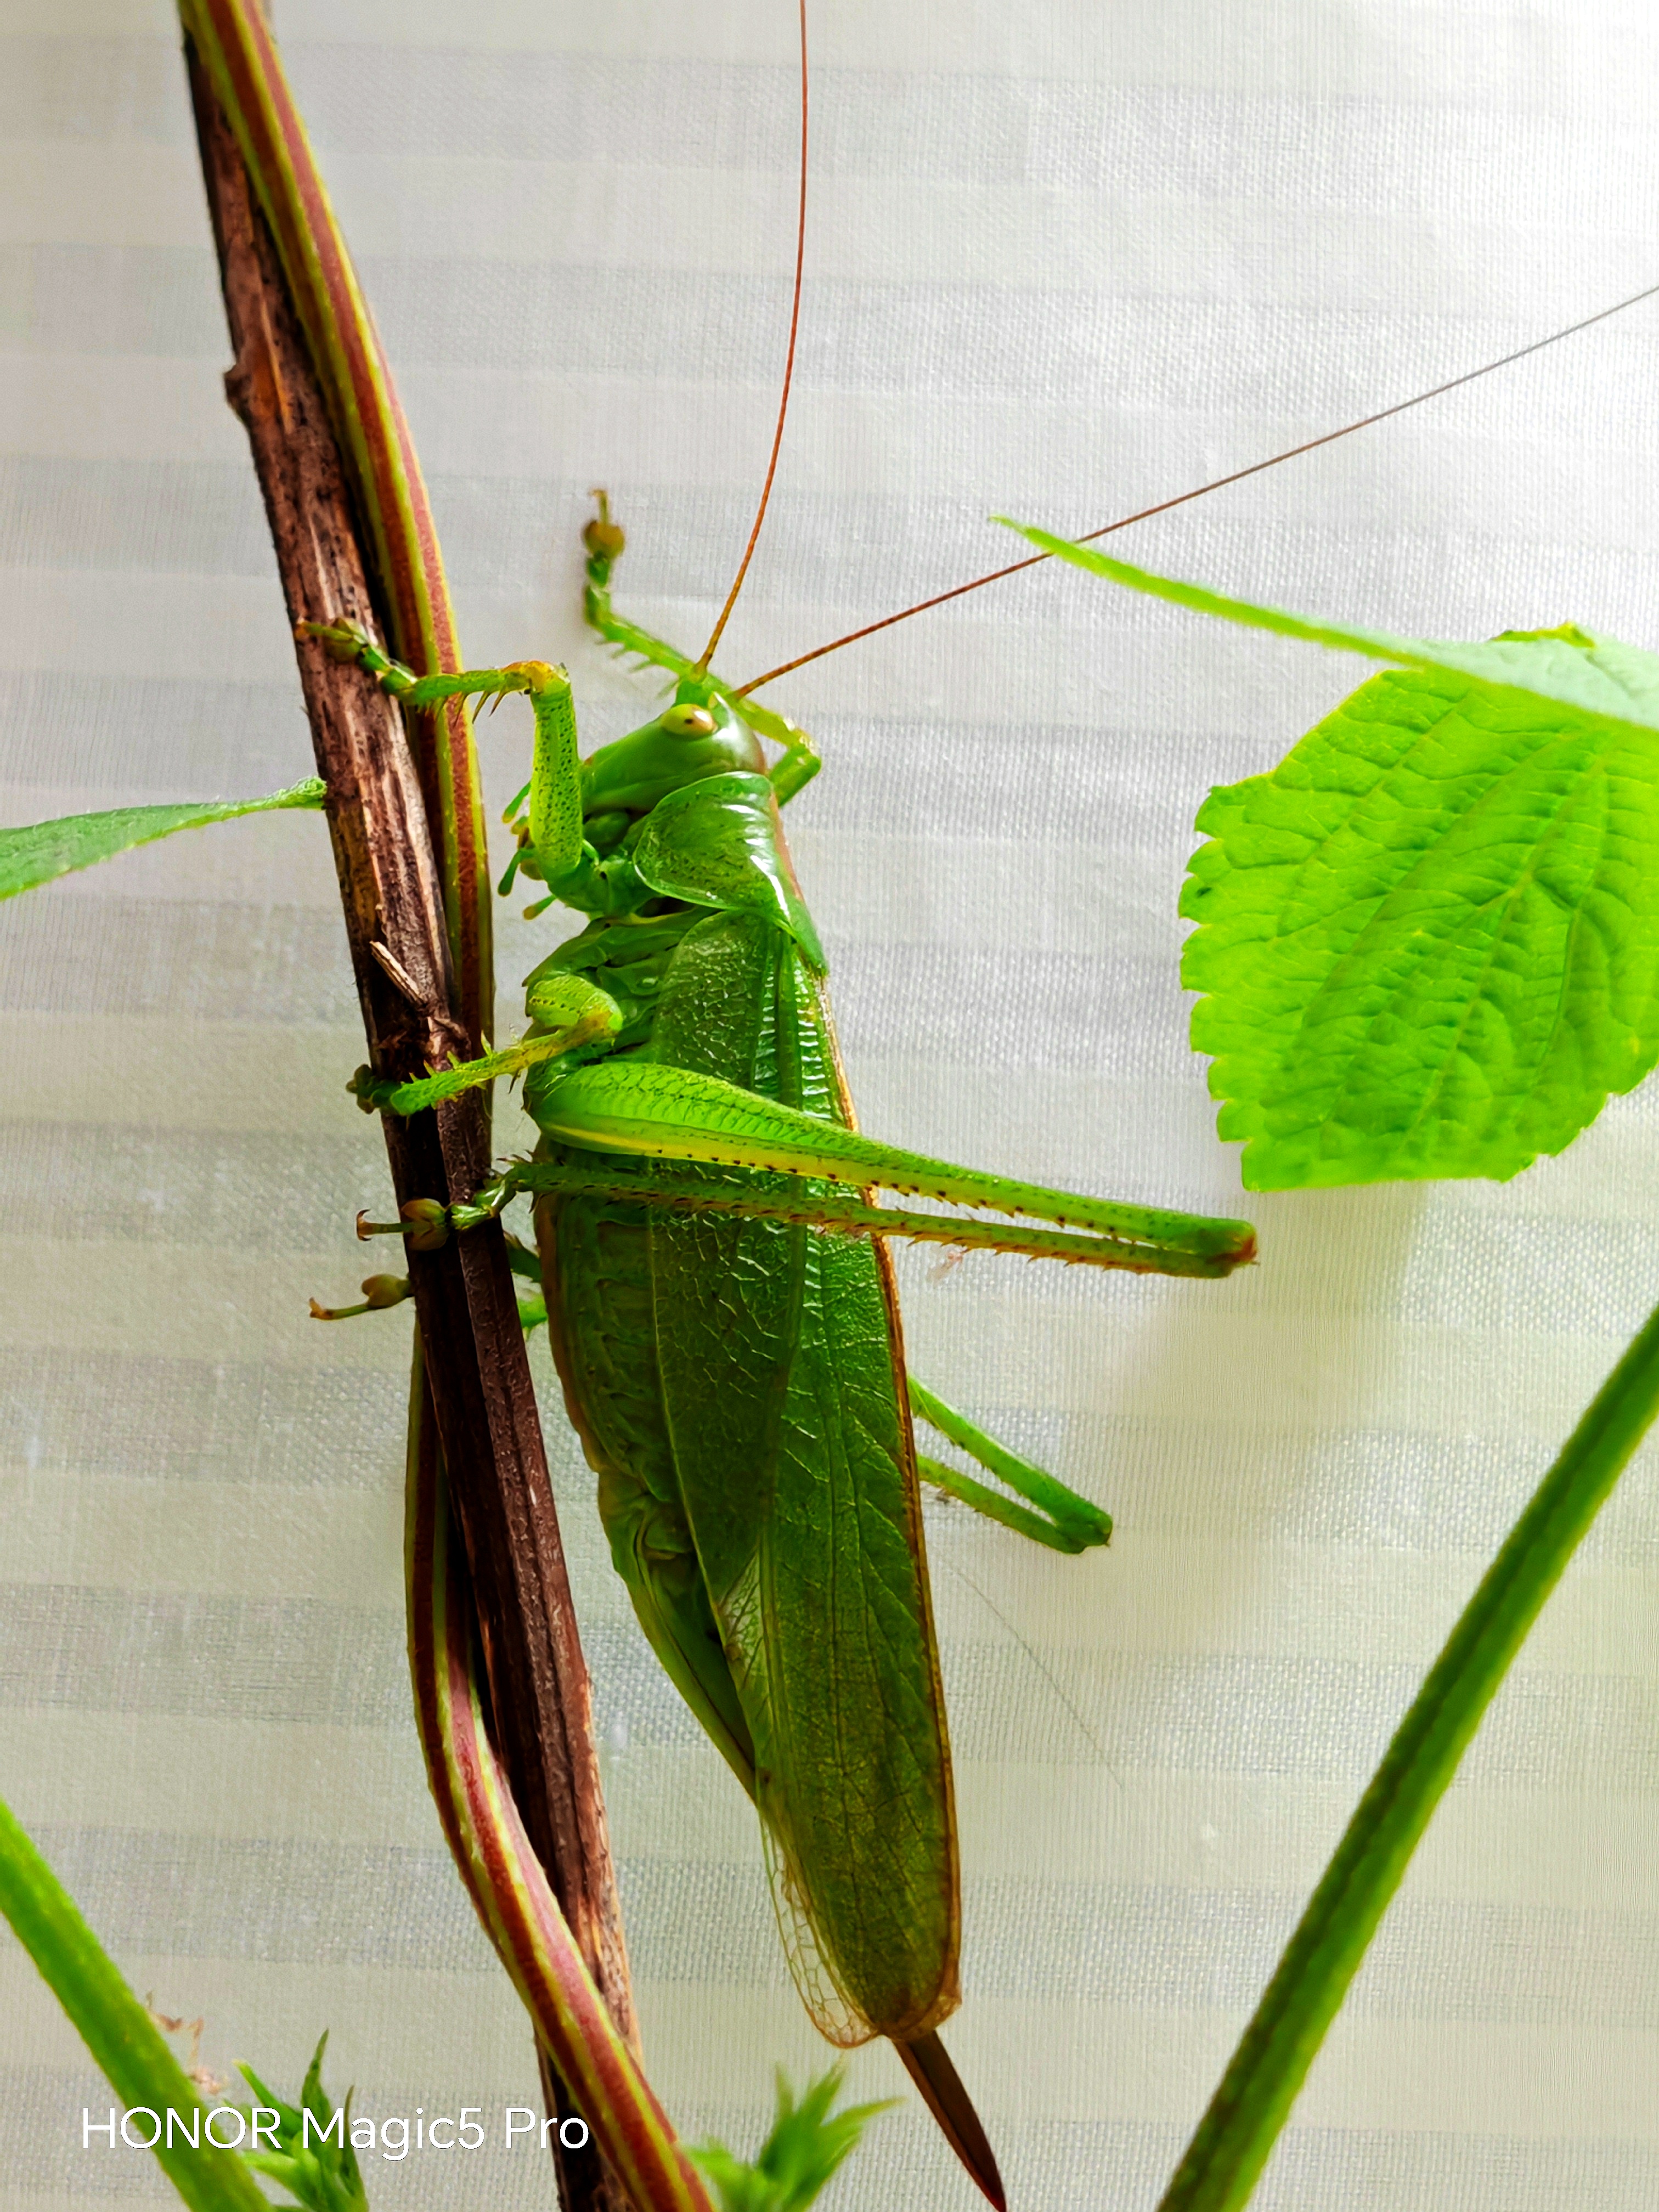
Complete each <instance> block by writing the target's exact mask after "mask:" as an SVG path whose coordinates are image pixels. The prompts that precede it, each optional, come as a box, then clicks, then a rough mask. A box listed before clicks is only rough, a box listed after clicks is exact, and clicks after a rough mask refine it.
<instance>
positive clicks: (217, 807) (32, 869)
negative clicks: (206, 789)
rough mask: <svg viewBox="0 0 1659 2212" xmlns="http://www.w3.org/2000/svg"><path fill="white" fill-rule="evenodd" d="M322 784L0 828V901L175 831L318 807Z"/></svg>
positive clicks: (119, 808) (316, 781)
mask: <svg viewBox="0 0 1659 2212" xmlns="http://www.w3.org/2000/svg"><path fill="white" fill-rule="evenodd" d="M322 803H323V786H322V784H321V782H320V781H319V779H318V778H317V777H316V776H314V775H313V776H307V778H306V780H305V781H304V782H303V783H296V784H293V785H291V786H290V787H289V789H288V790H286V791H275V792H272V793H271V794H270V797H269V798H268V799H201V800H196V801H193V802H191V803H187V804H185V805H178V806H116V807H112V808H111V809H110V810H109V811H107V812H106V813H102V814H64V815H60V816H59V817H58V818H57V820H55V821H52V822H29V823H24V824H23V825H22V827H21V828H20V829H0V899H9V898H15V896H17V894H18V892H19V891H30V890H37V889H38V888H39V887H40V884H49V883H52V882H54V881H55V880H56V878H58V877H59V876H67V875H70V874H72V873H73V872H74V871H75V870H76V868H89V867H91V866H93V865H94V863H95V862H96V861H99V860H113V859H114V857H115V855H116V854H118V853H130V852H131V850H132V848H134V846H136V845H151V844H154V843H155V840H156V839H157V838H158V837H170V836H172V835H173V831H174V830H175V829H204V828H205V827H206V826H207V824H208V823H210V822H234V821H236V820H237V819H238V818H239V817H240V816H242V815H244V814H275V813H279V812H281V811H283V810H284V809H286V808H289V807H319V806H320V805H322Z"/></svg>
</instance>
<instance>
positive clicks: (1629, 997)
mask: <svg viewBox="0 0 1659 2212" xmlns="http://www.w3.org/2000/svg"><path fill="white" fill-rule="evenodd" d="M1025 534H1026V535H1027V536H1029V537H1030V538H1031V539H1032V541H1033V542H1034V543H1036V544H1041V545H1042V546H1043V547H1044V549H1045V550H1054V551H1058V552H1060V554H1061V556H1062V557H1065V558H1066V559H1073V558H1075V559H1076V561H1077V562H1078V565H1079V566H1083V567H1085V568H1091V569H1092V570H1094V571H1096V572H1097V573H1099V574H1103V575H1106V576H1108V577H1109V578H1111V579H1112V580H1115V581H1118V582H1123V583H1127V584H1129V585H1131V586H1133V588H1134V589H1137V590H1144V591H1151V592H1157V593H1158V595H1159V596H1161V597H1164V598H1168V599H1174V600H1176V601H1177V602H1178V603H1179V604H1182V605H1188V606H1191V607H1194V608H1196V609H1198V610H1199V611H1203V612H1206V613H1212V614H1218V615H1221V616H1223V617H1225V618H1226V619H1228V620H1231V621H1236V622H1241V623H1249V624H1250V625H1251V626H1253V627H1260V628H1266V629H1274V630H1278V631H1280V632H1282V633H1284V634H1285V635H1291V636H1301V637H1309V638H1313V639H1315V640H1316V641H1319V642H1321V643H1323V644H1327V645H1334V646H1337V647H1342V648H1344V649H1348V650H1352V651H1357V652H1363V653H1370V654H1372V655H1374V656H1376V657H1378V658H1388V659H1395V660H1399V661H1402V662H1406V663H1407V664H1408V665H1407V666H1406V667H1405V668H1403V669H1401V670H1399V671H1395V672H1392V673H1390V674H1388V675H1384V676H1379V677H1376V678H1372V680H1371V681H1370V683H1368V684H1364V685H1362V686H1361V688H1360V689H1359V690H1358V691H1356V692H1355V693H1354V694H1353V695H1352V696H1351V697H1350V698H1348V699H1346V700H1345V701H1344V702H1342V704H1341V705H1340V707H1339V708H1337V709H1336V710H1335V712H1334V714H1330V715H1328V717H1327V718H1326V720H1324V721H1322V722H1321V723H1320V724H1319V725H1318V726H1317V727H1316V729H1314V730H1312V731H1310V732H1309V733H1308V735H1307V736H1306V737H1304V738H1303V739H1302V740H1301V742H1300V743H1299V744H1297V746H1296V747H1295V748H1294V750H1292V751H1291V753H1290V754H1289V755H1288V756H1287V757H1286V758H1285V760H1284V761H1282V762H1281V763H1280V764H1279V767H1278V768H1277V769H1274V770H1273V773H1272V774H1271V775H1262V776H1252V777H1250V778H1249V780H1248V781H1245V782H1243V783H1239V784H1233V785H1231V786H1228V787H1224V788H1222V789H1218V790H1216V791H1213V792H1212V793H1211V794H1210V797H1209V799H1207V800H1206V802H1205V805H1204V806H1203V808H1202V810H1201V811H1200V814H1199V817H1198V827H1199V829H1200V830H1203V831H1205V832H1206V833H1207V835H1208V836H1209V839H1210V842H1209V843H1207V844H1206V845H1205V846H1204V847H1202V848H1201V849H1200V851H1199V852H1198V853H1197V854H1195V855H1194V859H1193V861H1192V865H1191V872H1190V874H1189V876H1188V882H1187V885H1186V889H1185V890H1184V892H1183V894H1182V902H1181V911H1182V914H1183V915H1185V916H1187V918H1188V920H1190V921H1195V922H1197V924H1198V925H1199V927H1198V928H1197V929H1196V931H1195V932H1194V934H1193V935H1192V936H1191V937H1190V938H1189V939H1188V943H1187V946H1186V951H1185V954H1184V957H1183V959H1182V981H1183V982H1185V983H1186V984H1187V985H1188V987H1190V988H1191V989H1194V990H1196V991H1200V992H1202V993H1204V994H1206V996H1205V997H1204V998H1203V999H1202V1000H1201V1001H1200V1004H1199V1006H1197V1007H1196V1008H1195V1009H1194V1014H1193V1026H1192V1041H1193V1047H1194V1050H1195V1051H1199V1052H1206V1053H1210V1054H1213V1055H1214V1060H1215V1064H1214V1066H1212V1069H1211V1072H1210V1087H1211V1090H1212V1092H1213V1093H1214V1094H1215V1096H1216V1097H1218V1098H1220V1099H1222V1100H1223V1101H1224V1102H1225V1103H1224V1105H1223V1109H1222V1113H1221V1116H1220V1121H1219V1125H1218V1126H1219V1130H1220V1133H1221V1135H1222V1136H1223V1137H1224V1138H1227V1139H1242V1140H1243V1144H1244V1146H1245V1152H1244V1156H1243V1161H1242V1163H1241V1173H1242V1176H1243V1181H1244V1182H1245V1184H1246V1186H1247V1188H1250V1189H1253V1190H1291V1189H1304V1188H1319V1187H1328V1186H1330V1185H1334V1184H1341V1183H1358V1182H1381V1181H1384V1180H1407V1179H1415V1178H1420V1177H1426V1176H1492V1177H1494V1178H1496V1179H1498V1180H1500V1181H1501V1180H1504V1179H1506V1178H1507V1177H1509V1176H1513V1175H1515V1174H1516V1173H1518V1172H1519V1170H1521V1169H1522V1168H1524V1167H1526V1166H1527V1165H1528V1164H1529V1163H1530V1162H1531V1161H1533V1160H1534V1159H1535V1158H1538V1156H1539V1155H1540V1154H1541V1153H1553V1152H1560V1151H1561V1150H1562V1149H1563V1148H1564V1147H1565V1146H1567V1145H1569V1144H1570V1143H1571V1141H1572V1139H1573V1138H1574V1137H1576V1136H1577V1134H1578V1133H1579V1131H1580V1130H1581V1129H1583V1128H1584V1127H1587V1126H1588V1124H1589V1122H1591V1121H1594V1120H1595V1116H1596V1115H1597V1114H1598V1113H1599V1112H1600V1111H1601V1107H1602V1106H1603V1104H1604V1103H1606V1101H1607V1097H1609V1095H1612V1094H1616V1093H1620V1092H1623V1091H1629V1090H1631V1089H1632V1088H1633V1087H1634V1086H1635V1085H1637V1084H1638V1083H1639V1082H1640V1081H1641V1079H1643V1077H1644V1075H1646V1074H1647V1073H1649V1071H1650V1069H1651V1068H1652V1066H1654V1064H1655V1061H1656V1060H1659V659H1656V658H1655V656H1653V655H1652V654H1650V653H1642V652H1638V650H1637V649H1636V648H1634V647H1630V646H1621V645H1616V644H1612V643H1606V642H1598V641H1595V640H1594V639H1592V638H1590V637H1589V636H1587V635H1585V633H1584V632H1583V631H1582V630H1577V629H1571V628H1568V629H1560V630H1555V631H1550V632H1547V633H1540V634H1535V635H1526V634H1522V633H1514V632H1511V633H1509V634H1507V635H1505V636H1504V637H1502V638H1499V639H1496V640H1493V641H1492V642H1491V643H1489V644H1486V645H1440V644H1434V643H1428V642H1425V641H1420V640H1412V639H1402V638H1395V637H1386V636H1384V635H1382V634H1381V633H1376V632H1370V631H1358V630H1352V629H1344V628H1340V627H1339V626H1335V625H1331V624H1320V623H1304V622H1303V621H1301V620H1300V618H1299V617H1294V616H1290V615H1283V614H1280V613H1278V612H1277V611H1274V610H1272V609H1267V608H1261V607H1254V606H1250V605H1247V604H1246V603H1245V602H1243V601H1239V600H1234V599H1221V598H1220V597H1218V595H1217V594H1215V593H1212V592H1205V591H1203V590H1201V589H1200V588H1199V587H1198V586H1194V585H1188V584H1176V583H1172V582H1170V580H1168V579H1165V578H1161V577H1154V576H1151V575H1150V574H1148V573H1147V572H1146V571H1145V570H1142V569H1134V568H1128V567H1127V564H1126V563H1124V562H1114V561H1109V560H1108V559H1107V558H1106V556H1104V555H1101V554H1097V553H1093V552H1091V551H1089V550H1087V549H1085V548H1079V547H1067V546H1066V545H1065V544H1064V541H1061V540H1053V539H1050V538H1048V535H1047V533H1046V532H1037V531H1033V532H1026V533H1025Z"/></svg>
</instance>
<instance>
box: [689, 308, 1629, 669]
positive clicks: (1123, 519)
mask: <svg viewBox="0 0 1659 2212" xmlns="http://www.w3.org/2000/svg"><path fill="white" fill-rule="evenodd" d="M1656 293H1659V284H1650V285H1649V286H1648V287H1647V289H1645V290H1644V291H1641V292H1632V294H1631V295H1630V297H1629V299H1627V300H1620V301H1615V303H1614V304H1613V306H1612V307H1601V308H1599V309H1598V310H1597V311H1596V313H1595V314H1593V315H1586V316H1585V317H1584V319H1583V321H1582V322H1577V323H1569V324H1568V325H1566V327H1565V329H1564V330H1559V331H1551V332H1550V334H1549V336H1548V337H1543V338H1534V340H1533V341H1532V343H1531V344H1530V345H1523V346H1517V347H1516V349H1515V351H1514V352H1513V353H1506V354H1503V355H1501V356H1499V358H1498V360H1496V361H1489V362H1485V363H1484V364H1483V365H1482V366H1481V367H1480V368H1469V369H1465V371H1464V372H1463V374H1462V376H1453V377H1449V378H1448V379H1447V380H1446V382H1445V383H1444V384H1437V385H1433V386H1431V387H1430V389H1429V390H1428V391H1427V392H1414V393H1413V396H1412V397H1411V398H1409V399H1396V400H1395V403H1394V405H1393V406H1392V407H1381V408H1379V409H1378V410H1377V411H1376V414H1375V415H1362V416H1360V418H1359V420H1358V422H1345V423H1344V424H1343V425H1342V428H1340V430H1327V431H1325V432H1324V433H1323V434H1322V435H1321V436H1319V437H1317V438H1309V439H1308V440H1306V441H1304V443H1303V444H1302V445H1300V446H1287V447H1285V451H1284V452H1283V453H1274V454H1273V455H1271V456H1270V458H1269V459H1267V460H1265V461H1252V462H1251V463H1250V465H1249V468H1246V469H1235V470H1234V471H1233V472H1232V474H1231V476H1225V477H1214V478H1212V481H1211V482H1210V483H1201V484H1196V485H1194V488H1193V489H1192V490H1191V491H1183V492H1177V493H1176V496H1175V497H1174V498H1173V499H1164V500H1160V501H1158V505H1157V506H1156V507H1138V508H1137V509H1136V510H1135V512H1134V513H1133V514H1125V515H1121V516H1120V517H1119V518H1118V520H1116V521H1115V522H1108V523H1105V524H1103V526H1102V527H1101V528H1100V529H1098V530H1091V531H1090V532H1087V533H1086V535H1085V536H1084V537H1081V538H1078V539H1077V540H1076V541H1075V542H1076V543H1077V544H1079V545H1091V544H1093V543H1094V541H1095V539H1096V538H1109V537H1110V536H1111V534H1112V532H1114V531H1115V530H1127V528H1128V527H1129V525H1130V524H1131V523H1132V522H1146V521H1148V520H1150V519H1151V518H1152V516H1153V515H1155V514H1167V513H1169V512H1170V508H1171V507H1185V506H1186V504H1187V502H1188V500H1193V499H1202V498H1203V496H1204V495H1205V493H1206V492H1210V491H1220V490H1222V489H1224V488H1225V486H1226V485H1228V484H1236V483H1243V480H1244V478H1245V477H1256V476H1260V475H1261V471H1263V469H1276V468H1277V467H1278V466H1279V463H1280V462H1281V461H1293V460H1295V459H1296V458H1297V455H1298V454H1299V453H1313V452H1314V451H1315V450H1316V448H1317V447H1321V446H1330V445H1334V443H1335V442H1336V441H1337V440H1338V439H1339V438H1351V437H1352V435H1353V434H1354V432H1355V431H1356V430H1369V429H1370V427H1371V425H1372V423H1374V422H1387V421H1388V419H1389V416H1391V415H1403V414H1404V413H1405V412H1406V410H1407V408H1410V407H1421V406H1422V405H1423V404H1424V403H1425V401H1426V400H1430V399H1438V398H1440V396H1441V394H1442V393H1443V392H1455V391H1456V389H1457V387H1458V386H1459V385H1461V384H1473V383H1474V381H1475V380H1476V378H1477V377H1482V376H1490V375H1491V374H1492V371H1493V370H1494V369H1495V368H1509V367H1510V364H1511V362H1517V361H1524V360H1525V359H1526V357H1527V356H1528V354H1531V353H1541V352H1542V351H1543V349H1544V348H1545V347H1546V346H1553V345H1559V343H1560V342H1561V340H1562V339H1563V338H1570V337H1576V336H1577V333H1578V332H1579V331H1587V330H1589V328H1590V326H1591V325H1592V324H1595V323H1604V322H1606V321H1607V318H1608V316H1609V315H1621V314H1623V313H1624V312H1625V309H1626V307H1637V306H1638V305H1639V304H1640V303H1641V301H1644V300H1651V299H1652V298H1653V297H1654V295H1656ZM768 481H770V479H768ZM756 527H757V529H758V527H759V525H758V523H757V525H756ZM1053 558H1054V556H1053V554H1052V553H1032V554H1029V555H1028V556H1026V558H1025V559H1024V560H1023V561H1011V562H1009V563H1008V565H1007V567H1006V568H993V569H991V570H989V571H988V572H987V574H985V575H983V576H975V578H974V580H973V581H972V582H971V583H969V584H957V585H955V586H953V587H952V588H951V590H950V591H948V592H935V593H934V594H933V598H932V599H918V600H917V601H916V603H915V606H913V607H901V608H900V609H899V611H898V612H897V613H896V615H884V616H883V617H882V618H881V620H880V621H879V622H872V623H865V625H864V627H863V629H849V630H848V633H847V635H846V636H845V637H837V638H832V639H831V640H830V641H829V644H828V645H820V646H815V647H813V649H812V651H811V653H799V654H797V656H796V657H795V659H793V660H785V661H781V662H780V663H779V665H777V667H775V668H769V669H768V670H767V671H766V673H765V675H764V676H751V677H750V679H749V681H748V683H747V684H743V685H742V686H741V687H740V688H739V689H738V690H736V691H734V692H733V693H732V697H733V698H734V699H746V698H747V697H748V696H749V694H750V692H751V691H758V690H760V688H761V685H762V684H770V683H772V682H773V681H774V680H775V678H778V677H780V676H787V675H789V674H790V673H791V672H792V671H793V670H795V669H797V668H805V666H806V665H807V663H808V662H809V661H811V660H822V659H823V657H824V655H825V654H826V653H839V652H840V651H841V648H842V646H844V645H856V644H857V643H858V641H859V640H860V638H861V637H873V636H874V635H875V634H876V632H877V631H878V630H883V629H891V628H892V627H893V625H894V623H902V622H908V620H909V619H910V617H911V616H912V615H921V614H926V613H927V610H928V608H929V607H942V606H944V605H945V604H946V602H947V601H948V600H951V599H962V598H963V597H964V596H965V595H966V594H967V593H968V592H977V591H980V590H981V589H982V588H983V587H984V586H986V585H987V584H998V583H1000V582H1001V580H1002V579H1003V578H1004V577H1005V576H1017V575H1018V574H1019V573H1020V571H1021V569H1022V568H1036V567H1038V566H1039V565H1040V564H1041V563H1042V562H1044V561H1052V560H1053ZM739 580H741V578H739ZM721 620H722V621H724V620H725V617H724V616H722V617H721ZM714 635H715V636H716V637H718V636H719V635H720V632H719V630H716V631H715V633H714ZM711 650H712V647H711Z"/></svg>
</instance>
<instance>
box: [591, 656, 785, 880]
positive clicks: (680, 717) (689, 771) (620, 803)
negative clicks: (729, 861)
mask: <svg viewBox="0 0 1659 2212" xmlns="http://www.w3.org/2000/svg"><path fill="white" fill-rule="evenodd" d="M765 766H766V763H765V760H764V758H763V755H762V753H761V749H760V745H759V743H758V741H757V739H756V738H755V737H754V736H753V735H752V734H751V732H750V731H749V730H747V729H745V728H744V725H743V724H742V723H741V722H739V721H738V720H735V719H734V717H733V716H732V712H731V710H730V708H728V707H727V706H726V702H725V701H724V700H723V699H722V698H721V697H720V694H719V692H718V690H716V688H715V686H714V684H710V683H709V682H708V680H707V679H706V678H700V677H696V676H688V677H686V678H684V679H683V680H682V682H681V683H680V684H679V685H678V689H677V690H676V693H675V696H674V702H673V704H672V705H671V706H670V707H668V708H665V709H664V711H663V712H662V713H661V714H659V715H657V716H656V717H655V718H654V720H651V721H649V722H647V723H646V724H645V725H644V726H643V728H641V729H637V730H630V731H629V733H628V735H627V736H626V737H625V738H617V739H616V741H615V743H614V744H608V745H601V746H600V747H599V750H598V751H597V752H593V753H590V754H589V755H588V757H587V758H586V760H585V761H584V762H583V763H582V816H583V825H584V829H586V834H587V836H588V837H589V840H590V842H592V844H593V845H594V847H595V848H596V849H597V850H599V851H604V850H605V849H606V845H607V843H608V844H610V845H612V846H614V845H615V844H616V843H617V841H618V840H619V839H620V838H621V837H623V836H625V835H626V833H627V830H628V829H629V827H630V826H631V824H632V823H634V822H635V821H637V820H639V818H640V817H641V816H643V815H647V814H648V813H649V812H650V811H651V810H652V808H653V806H654V805H656V804H657V802H658V800H659V799H665V798H666V797H667V796H668V794H669V793H670V792H671V791H678V790H679V789H680V787H682V786H683V785H684V784H688V783H700V782H701V781H702V779H703V778H704V777H705V776H710V775H726V774H727V773H728V772H729V771H730V770H732V769H743V770H745V771H747V772H748V773H750V774H754V773H757V772H763V770H764V769H765ZM596 829H598V830H599V832H600V835H599V836H595V835H594V834H593V833H594V831H595V830H596Z"/></svg>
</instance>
